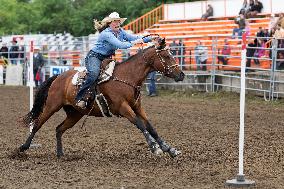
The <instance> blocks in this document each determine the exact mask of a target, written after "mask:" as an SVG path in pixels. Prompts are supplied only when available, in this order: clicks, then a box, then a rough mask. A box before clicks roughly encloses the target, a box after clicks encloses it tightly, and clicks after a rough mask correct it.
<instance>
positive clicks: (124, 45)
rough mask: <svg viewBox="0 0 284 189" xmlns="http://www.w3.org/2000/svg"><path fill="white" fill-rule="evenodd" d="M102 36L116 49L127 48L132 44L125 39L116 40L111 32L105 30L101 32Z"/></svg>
mask: <svg viewBox="0 0 284 189" xmlns="http://www.w3.org/2000/svg"><path fill="white" fill-rule="evenodd" d="M102 35H103V36H102V37H103V39H104V40H106V41H107V42H109V43H110V44H112V45H113V46H115V48H117V49H128V48H130V47H132V46H133V45H132V44H131V43H130V42H128V41H126V42H123V41H120V40H118V39H117V38H116V37H115V36H114V35H113V33H110V32H106V33H104V34H102Z"/></svg>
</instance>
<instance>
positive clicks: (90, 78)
mask: <svg viewBox="0 0 284 189" xmlns="http://www.w3.org/2000/svg"><path fill="white" fill-rule="evenodd" d="M101 63H102V61H101V60H99V59H98V58H96V57H94V56H92V55H91V54H90V52H89V53H88V55H87V57H86V59H85V64H86V68H87V78H86V80H85V82H84V83H83V84H82V86H81V87H80V90H79V92H78V94H77V96H76V98H75V100H76V101H79V100H81V99H82V98H83V97H84V95H85V93H86V91H87V89H88V88H89V87H90V86H92V85H93V84H94V83H95V81H96V80H97V79H98V77H99V74H100V67H101Z"/></svg>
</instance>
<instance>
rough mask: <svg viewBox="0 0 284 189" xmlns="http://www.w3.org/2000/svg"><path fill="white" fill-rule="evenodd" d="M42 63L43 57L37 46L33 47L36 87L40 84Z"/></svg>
mask: <svg viewBox="0 0 284 189" xmlns="http://www.w3.org/2000/svg"><path fill="white" fill-rule="evenodd" d="M43 65H44V59H43V56H42V54H41V52H40V49H39V48H38V47H35V48H34V55H33V73H34V81H35V86H36V88H38V87H39V86H40V85H41V81H42V78H41V68H42V67H43Z"/></svg>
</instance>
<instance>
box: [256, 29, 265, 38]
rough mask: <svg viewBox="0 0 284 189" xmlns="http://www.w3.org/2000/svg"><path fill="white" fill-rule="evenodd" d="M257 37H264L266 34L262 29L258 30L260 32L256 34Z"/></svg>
mask: <svg viewBox="0 0 284 189" xmlns="http://www.w3.org/2000/svg"><path fill="white" fill-rule="evenodd" d="M256 37H264V32H263V29H262V27H259V28H258V31H257V32H256Z"/></svg>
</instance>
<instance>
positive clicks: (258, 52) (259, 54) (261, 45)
mask: <svg viewBox="0 0 284 189" xmlns="http://www.w3.org/2000/svg"><path fill="white" fill-rule="evenodd" d="M256 47H259V48H258V49H255V51H254V57H255V58H256V59H254V63H255V64H256V65H259V64H260V62H259V58H261V57H263V56H264V55H265V50H264V48H265V43H264V40H263V39H257V44H256Z"/></svg>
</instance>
